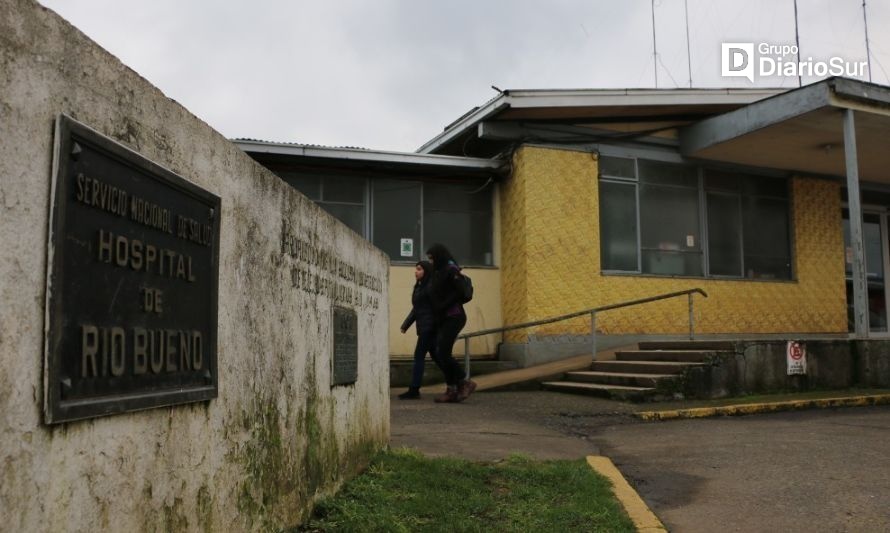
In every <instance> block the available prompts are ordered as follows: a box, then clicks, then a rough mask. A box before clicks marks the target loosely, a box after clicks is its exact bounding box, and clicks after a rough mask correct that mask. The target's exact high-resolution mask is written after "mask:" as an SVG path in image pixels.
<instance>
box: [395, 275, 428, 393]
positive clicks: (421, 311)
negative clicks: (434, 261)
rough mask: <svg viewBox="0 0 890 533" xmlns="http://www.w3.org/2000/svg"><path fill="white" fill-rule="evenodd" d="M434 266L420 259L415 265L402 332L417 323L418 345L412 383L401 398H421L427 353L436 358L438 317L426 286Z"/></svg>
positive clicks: (415, 349) (415, 352)
mask: <svg viewBox="0 0 890 533" xmlns="http://www.w3.org/2000/svg"><path fill="white" fill-rule="evenodd" d="M432 270H433V266H432V265H431V264H430V262H429V261H418V262H417V264H415V265H414V279H415V280H416V283H415V284H414V292H413V293H412V294H411V312H410V313H408V317H407V318H406V319H405V321H404V322H402V327H401V328H400V329H401V330H402V333H405V332H406V331H408V328H410V327H411V324H416V326H415V329H416V330H417V345H416V346H415V347H414V365H413V367H412V369H411V385H410V386H409V387H408V390H407V391H405V392H403V393H402V394H399V399H400V400H416V399H418V398H420V385H421V382H422V381H423V367H424V364H425V361H424V360H425V359H426V354H427V353H429V354H430V357H432V359H433V361H435V360H436V319H435V317H434V316H433V306H432V304H431V303H430V298H429V295H428V294H427V293H426V288H427V286H428V285H429V281H430V277H431V274H432Z"/></svg>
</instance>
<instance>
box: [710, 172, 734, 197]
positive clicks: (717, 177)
mask: <svg viewBox="0 0 890 533" xmlns="http://www.w3.org/2000/svg"><path fill="white" fill-rule="evenodd" d="M739 178H740V176H739V175H738V174H735V173H732V172H723V171H720V170H712V169H708V170H706V171H705V189H706V190H709V191H726V192H735V193H737V192H739Z"/></svg>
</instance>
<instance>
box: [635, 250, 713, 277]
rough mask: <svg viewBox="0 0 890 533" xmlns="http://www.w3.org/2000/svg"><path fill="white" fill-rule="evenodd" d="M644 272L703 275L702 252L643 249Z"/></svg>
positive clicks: (671, 274)
mask: <svg viewBox="0 0 890 533" xmlns="http://www.w3.org/2000/svg"><path fill="white" fill-rule="evenodd" d="M642 261H643V272H645V273H647V274H661V275H670V276H701V275H703V274H704V272H703V271H702V261H701V254H700V253H686V252H672V251H665V250H643V251H642Z"/></svg>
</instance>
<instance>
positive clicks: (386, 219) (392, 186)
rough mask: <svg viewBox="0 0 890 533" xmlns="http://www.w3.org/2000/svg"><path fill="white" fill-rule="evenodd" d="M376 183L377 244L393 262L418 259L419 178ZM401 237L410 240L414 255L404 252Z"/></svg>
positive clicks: (420, 189) (375, 225) (375, 232)
mask: <svg viewBox="0 0 890 533" xmlns="http://www.w3.org/2000/svg"><path fill="white" fill-rule="evenodd" d="M373 186H374V221H373V224H374V225H373V228H374V245H375V246H377V247H378V248H380V249H381V250H383V251H384V252H386V253H387V254H389V257H390V259H392V260H393V261H418V260H419V259H420V254H422V253H423V250H421V249H420V248H421V242H420V198H421V193H422V190H423V189H422V186H421V184H420V183H419V182H416V181H402V180H389V179H381V180H375V181H374V183H373ZM402 239H411V244H412V246H411V247H412V248H413V251H412V254H410V255H403V254H402V248H401V242H402Z"/></svg>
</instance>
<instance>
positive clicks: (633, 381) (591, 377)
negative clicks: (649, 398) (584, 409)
mask: <svg viewBox="0 0 890 533" xmlns="http://www.w3.org/2000/svg"><path fill="white" fill-rule="evenodd" d="M565 379H566V381H574V382H582V383H599V384H601V385H621V386H625V387H656V386H657V384H658V382H659V381H665V380H673V379H677V375H676V374H627V373H618V372H589V371H588V372H568V373H567V374H566V378H565Z"/></svg>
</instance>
